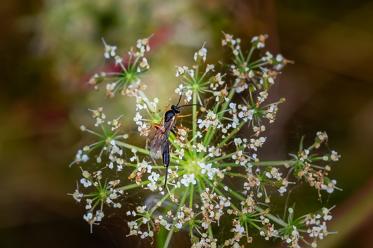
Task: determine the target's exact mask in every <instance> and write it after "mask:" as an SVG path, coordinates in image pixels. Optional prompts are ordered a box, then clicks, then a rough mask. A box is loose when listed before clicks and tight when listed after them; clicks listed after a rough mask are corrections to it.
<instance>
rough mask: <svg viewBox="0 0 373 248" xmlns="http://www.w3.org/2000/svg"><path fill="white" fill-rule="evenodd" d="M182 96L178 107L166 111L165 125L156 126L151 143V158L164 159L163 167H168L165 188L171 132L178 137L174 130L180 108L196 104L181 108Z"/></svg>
mask: <svg viewBox="0 0 373 248" xmlns="http://www.w3.org/2000/svg"><path fill="white" fill-rule="evenodd" d="M180 101H181V96H180V98H179V101H178V103H177V104H176V105H171V109H170V110H168V111H166V113H165V114H164V117H163V124H162V125H156V126H155V133H154V135H153V136H152V137H151V139H150V142H149V148H150V156H151V157H152V158H153V159H160V158H161V157H162V162H163V165H164V166H165V167H166V175H165V181H164V187H166V185H167V175H168V166H169V165H170V141H169V140H168V137H169V135H170V132H172V133H173V134H175V135H176V132H175V130H174V128H175V123H176V116H177V115H178V114H180V108H183V107H187V106H193V105H196V104H186V105H181V106H179V104H180Z"/></svg>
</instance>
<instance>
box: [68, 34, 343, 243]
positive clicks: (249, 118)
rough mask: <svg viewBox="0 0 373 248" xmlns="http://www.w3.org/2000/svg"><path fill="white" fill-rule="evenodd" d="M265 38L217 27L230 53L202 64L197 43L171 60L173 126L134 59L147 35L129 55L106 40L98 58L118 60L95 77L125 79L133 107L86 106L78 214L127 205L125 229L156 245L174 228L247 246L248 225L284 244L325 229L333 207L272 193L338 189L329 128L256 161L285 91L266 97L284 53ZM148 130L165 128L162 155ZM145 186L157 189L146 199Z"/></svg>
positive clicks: (89, 215) (91, 217)
mask: <svg viewBox="0 0 373 248" xmlns="http://www.w3.org/2000/svg"><path fill="white" fill-rule="evenodd" d="M266 39H267V36H266V35H260V36H257V37H253V38H252V40H251V42H245V43H243V42H241V40H240V39H236V38H234V37H233V36H232V35H229V34H224V37H223V40H222V45H223V46H224V47H227V48H228V49H229V50H230V51H231V54H232V59H231V61H230V62H228V63H227V64H226V65H224V66H219V68H218V66H216V65H214V64H208V63H207V61H208V60H207V48H206V46H205V45H203V46H202V47H201V48H200V49H198V50H197V51H196V52H195V54H194V56H193V57H192V58H193V64H192V65H190V66H185V65H184V66H178V67H177V69H176V77H177V78H178V80H179V82H180V84H179V86H178V87H177V88H176V89H175V101H176V99H180V100H181V102H180V103H179V104H186V105H187V106H190V107H189V108H188V107H187V106H185V107H183V108H180V111H181V112H182V113H180V114H179V113H174V114H175V116H176V119H175V121H174V122H172V126H170V122H169V121H168V120H166V119H165V118H164V117H163V116H164V112H163V111H159V110H158V107H157V104H158V99H153V100H150V99H149V98H148V97H146V94H145V92H144V89H145V88H146V87H145V86H144V84H143V83H142V82H141V79H140V77H139V74H140V73H142V72H144V71H145V70H147V69H148V64H147V62H146V66H144V64H145V62H144V64H143V65H142V64H141V63H142V62H143V61H147V60H146V59H145V57H144V54H145V52H146V51H148V50H149V49H150V48H149V46H148V40H147V39H145V40H139V41H138V42H137V46H136V49H135V50H134V49H132V50H131V51H130V53H129V55H130V57H129V58H128V62H127V63H126V64H124V63H123V62H122V59H121V58H118V57H117V55H116V47H114V46H109V45H107V44H106V43H104V45H105V58H109V59H111V58H114V61H115V63H116V64H118V65H119V67H120V71H119V72H117V73H116V74H113V75H111V74H108V73H105V72H103V73H100V74H99V75H100V76H99V78H100V80H101V81H103V82H106V83H107V84H106V85H107V87H106V89H107V92H108V95H109V96H114V95H115V93H116V92H117V91H120V92H122V93H124V95H125V96H127V97H135V98H136V105H135V109H136V113H135V116H133V117H128V116H127V115H126V113H119V115H120V116H121V117H122V118H115V119H113V120H110V121H108V120H107V117H106V115H105V114H104V113H103V109H102V108H99V109H97V110H92V114H93V118H94V122H95V124H94V125H93V126H94V128H92V129H90V128H88V127H85V126H82V127H81V130H82V131H84V132H88V133H90V134H92V135H93V136H94V137H95V139H96V140H95V141H93V143H92V144H90V145H86V146H84V147H83V148H82V149H80V150H79V151H78V152H77V155H76V159H75V160H74V162H73V163H72V164H73V165H77V166H80V167H81V171H82V177H81V178H80V179H79V180H78V181H79V182H78V186H77V189H76V190H75V192H74V193H73V194H72V196H73V197H74V199H75V200H76V201H78V202H84V203H85V209H86V213H85V214H84V219H85V220H86V221H87V222H88V223H89V224H90V225H91V227H92V225H93V224H99V223H100V221H101V220H102V219H103V218H104V216H105V215H104V210H105V209H106V208H108V207H114V208H121V207H124V208H125V210H124V211H125V212H126V214H127V216H128V218H129V219H130V221H128V227H129V233H128V234H127V235H128V236H132V235H134V236H138V237H139V238H141V239H152V240H156V242H158V243H160V244H161V245H163V247H168V246H169V244H170V242H171V239H172V236H173V234H174V233H175V232H178V231H181V232H185V233H186V234H187V235H189V237H190V241H191V246H192V247H196V248H197V247H246V246H247V245H248V244H250V243H252V242H254V241H255V240H254V238H253V236H256V237H257V238H258V237H262V238H263V239H265V240H278V241H283V242H284V243H285V244H286V245H287V246H288V247H301V246H302V247H303V246H304V245H310V246H312V247H316V245H317V241H318V240H320V239H323V238H325V237H326V236H327V235H328V234H330V232H329V231H328V230H327V225H326V224H327V222H328V221H330V220H331V218H332V217H331V215H330V210H331V208H327V207H324V208H322V209H321V210H315V212H313V213H309V214H306V215H303V216H298V215H297V214H296V213H295V209H294V207H292V208H287V204H286V203H285V201H283V203H282V202H281V201H280V202H278V201H273V199H272V198H273V197H276V198H277V199H278V198H281V197H283V196H285V195H286V194H287V193H288V192H289V189H290V188H292V187H294V186H295V185H297V184H301V183H302V182H305V183H306V185H309V186H310V187H312V188H314V189H316V190H317V192H318V195H319V197H322V192H325V193H326V194H331V193H333V192H334V190H336V189H339V188H338V187H337V186H336V181H335V180H334V179H330V178H329V173H330V171H331V168H332V163H333V162H335V161H338V159H339V158H340V156H339V155H338V154H337V153H336V152H335V151H330V152H329V151H327V149H322V148H324V147H326V146H325V144H326V143H327V140H328V136H327V134H326V133H325V132H317V133H316V137H315V140H314V142H313V144H311V145H310V146H308V147H306V146H304V144H303V139H302V140H301V141H300V146H299V150H298V151H297V152H296V153H295V154H290V157H289V159H288V160H281V161H262V160H260V159H259V157H258V155H257V154H258V150H259V149H260V148H261V147H262V146H263V145H264V143H265V142H266V140H267V137H266V130H268V129H269V128H270V125H271V123H273V122H274V121H275V119H276V114H277V112H278V109H279V105H280V104H281V103H282V102H283V101H284V99H278V100H275V101H270V100H269V98H268V95H269V91H270V89H271V87H272V86H273V85H274V84H275V82H276V80H277V76H278V75H279V74H280V73H281V70H282V69H283V68H284V67H285V66H286V65H287V64H288V63H289V62H290V61H289V60H287V59H285V58H284V57H283V56H282V55H280V54H277V55H272V54H271V53H269V52H264V53H263V52H262V50H263V48H265V41H266ZM242 47H248V49H247V51H246V50H245V49H243V48H242ZM131 56H132V57H131ZM128 73H130V76H129V75H128ZM94 78H95V80H97V77H96V76H95V77H94ZM135 79H136V80H135ZM108 88H109V90H108ZM178 106H179V105H178ZM181 106H182V105H181ZM132 120H133V121H134V124H135V125H136V126H137V133H135V134H131V135H129V134H126V133H124V132H125V130H126V127H129V126H131V123H130V122H131V121H132ZM122 123H123V124H122ZM156 124H157V125H156ZM166 128H169V129H168V130H167V131H166V130H165V129H166ZM127 129H128V128H127ZM159 130H161V131H159ZM162 130H163V131H162ZM155 133H158V135H163V139H162V140H163V142H164V144H167V146H163V148H162V151H161V152H162V153H164V154H166V155H168V154H169V162H170V163H169V166H168V167H165V166H164V165H165V159H163V161H162V160H159V159H155V158H154V156H153V155H152V153H151V151H150V149H149V143H151V142H152V140H153V139H154V135H155ZM139 139H140V140H142V142H141V143H140V144H139V142H138V140H139ZM135 140H136V143H135V142H134V141H135ZM325 150H326V151H325ZM165 151H166V152H165ZM166 170H167V172H166ZM113 172H115V173H113ZM166 175H169V176H168V180H167V181H166V184H164V183H165V177H166ZM131 190H136V191H139V193H140V192H143V195H144V201H143V203H142V204H139V205H138V206H135V207H133V206H132V205H131V206H129V205H126V202H127V201H126V199H125V198H126V195H127V194H128V192H129V191H131ZM150 193H151V194H153V196H155V197H156V199H157V200H156V201H146V195H149V194H150ZM283 198H286V197H283ZM279 204H283V205H284V206H283V208H286V209H287V211H286V212H287V214H286V215H285V216H283V218H280V217H278V213H276V212H274V209H279V206H278V205H279ZM227 227H229V228H227ZM162 229H163V230H164V231H166V232H167V235H166V238H165V239H164V240H161V239H158V238H157V233H158V232H159V231H160V230H162ZM223 230H224V231H223Z"/></svg>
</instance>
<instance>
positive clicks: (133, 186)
mask: <svg viewBox="0 0 373 248" xmlns="http://www.w3.org/2000/svg"><path fill="white" fill-rule="evenodd" d="M149 182H150V181H149V180H146V181H143V182H141V183H133V184H129V185H126V186H122V187H119V188H118V189H119V190H123V191H126V190H129V189H135V188H138V187H141V186H142V185H145V184H147V183H149Z"/></svg>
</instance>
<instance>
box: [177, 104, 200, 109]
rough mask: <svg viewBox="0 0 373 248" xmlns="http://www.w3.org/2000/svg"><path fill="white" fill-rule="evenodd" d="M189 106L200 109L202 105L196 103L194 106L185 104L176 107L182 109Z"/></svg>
mask: <svg viewBox="0 0 373 248" xmlns="http://www.w3.org/2000/svg"><path fill="white" fill-rule="evenodd" d="M190 106H200V107H202V105H201V104H198V103H196V104H185V105H181V106H177V107H178V108H183V107H190Z"/></svg>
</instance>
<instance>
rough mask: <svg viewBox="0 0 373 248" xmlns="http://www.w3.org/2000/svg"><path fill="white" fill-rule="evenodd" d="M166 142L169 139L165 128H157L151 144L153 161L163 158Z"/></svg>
mask: <svg viewBox="0 0 373 248" xmlns="http://www.w3.org/2000/svg"><path fill="white" fill-rule="evenodd" d="M165 141H167V137H166V135H165V132H164V128H163V127H157V128H156V129H155V132H154V134H153V136H152V137H151V138H150V142H149V149H150V156H151V157H152V158H153V159H159V158H161V157H162V148H163V144H164V142H165Z"/></svg>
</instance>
